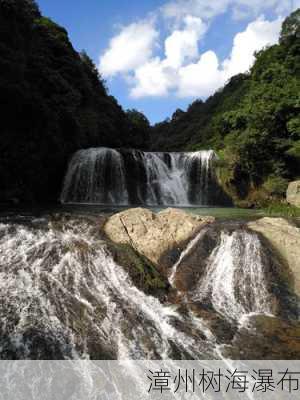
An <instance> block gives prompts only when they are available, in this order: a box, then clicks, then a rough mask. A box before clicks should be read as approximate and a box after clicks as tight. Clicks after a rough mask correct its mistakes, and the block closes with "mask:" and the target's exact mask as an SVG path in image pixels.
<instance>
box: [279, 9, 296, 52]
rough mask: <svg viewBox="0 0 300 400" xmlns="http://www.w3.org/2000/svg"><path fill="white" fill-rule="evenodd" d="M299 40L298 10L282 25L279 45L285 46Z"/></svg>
mask: <svg viewBox="0 0 300 400" xmlns="http://www.w3.org/2000/svg"><path fill="white" fill-rule="evenodd" d="M299 39H300V9H298V10H296V11H294V12H293V13H292V14H291V15H290V16H289V17H288V18H287V19H286V20H285V21H284V23H283V25H282V30H281V34H280V43H283V44H286V43H288V44H289V43H290V42H291V41H294V40H299Z"/></svg>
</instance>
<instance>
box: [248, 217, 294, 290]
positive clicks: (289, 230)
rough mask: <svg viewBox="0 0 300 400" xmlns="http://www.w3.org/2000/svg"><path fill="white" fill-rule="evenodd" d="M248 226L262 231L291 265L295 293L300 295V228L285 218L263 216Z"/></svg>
mask: <svg viewBox="0 0 300 400" xmlns="http://www.w3.org/2000/svg"><path fill="white" fill-rule="evenodd" d="M248 227H249V228H250V229H252V230H254V231H256V232H259V233H261V234H262V235H263V236H264V237H265V238H266V239H267V240H268V241H269V242H270V243H271V245H272V246H273V248H274V249H275V251H276V252H277V253H278V254H279V255H280V256H281V258H282V260H283V261H284V262H285V263H286V264H287V265H288V266H289V268H290V271H291V273H292V274H293V281H294V282H293V286H294V290H295V293H296V294H297V295H298V296H300V229H299V228H298V227H296V226H295V225H294V224H292V223H290V222H289V221H287V220H285V219H283V218H262V219H259V220H257V221H252V222H250V223H248Z"/></svg>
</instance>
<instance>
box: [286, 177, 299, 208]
mask: <svg viewBox="0 0 300 400" xmlns="http://www.w3.org/2000/svg"><path fill="white" fill-rule="evenodd" d="M286 199H287V202H288V203H290V204H292V205H293V206H296V207H300V181H294V182H291V183H290V184H289V186H288V190H287V193H286Z"/></svg>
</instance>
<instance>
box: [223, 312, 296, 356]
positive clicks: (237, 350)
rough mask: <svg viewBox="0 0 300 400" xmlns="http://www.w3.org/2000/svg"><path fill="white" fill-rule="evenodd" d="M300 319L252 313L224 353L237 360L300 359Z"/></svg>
mask: <svg viewBox="0 0 300 400" xmlns="http://www.w3.org/2000/svg"><path fill="white" fill-rule="evenodd" d="M299 338H300V323H299V322H295V321H294V322H291V321H283V320H281V319H279V318H274V317H269V316H265V315H259V316H253V317H250V318H249V320H248V323H247V326H244V327H243V328H241V329H240V330H239V332H238V333H237V334H236V336H235V338H234V340H233V342H232V344H231V346H225V347H224V350H223V356H224V357H225V358H230V359H235V360H264V359H267V360H299V358H300V340H299Z"/></svg>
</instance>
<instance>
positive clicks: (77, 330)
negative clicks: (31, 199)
mask: <svg viewBox="0 0 300 400" xmlns="http://www.w3.org/2000/svg"><path fill="white" fill-rule="evenodd" d="M0 270H1V274H0V302H1V305H2V306H1V309H0V322H1V337H2V339H1V342H0V353H1V354H3V352H5V351H6V352H9V351H10V349H11V348H12V349H14V350H13V351H14V357H15V356H16V355H17V357H19V358H28V357H32V352H34V351H35V350H34V349H35V348H37V349H38V348H39V346H40V347H41V348H42V349H43V345H42V344H41V343H43V341H45V340H46V341H48V342H47V351H48V350H49V351H50V350H51V349H54V350H53V352H55V357H63V358H81V357H90V356H91V357H98V358H99V350H97V346H98V347H99V346H100V348H101V346H102V345H103V344H104V347H105V348H106V349H107V351H110V352H111V356H113V357H117V358H119V359H151V358H152V359H157V358H166V359H167V358H172V351H174V349H177V350H176V351H177V352H178V353H179V354H188V355H189V357H196V358H206V359H208V358H211V357H213V354H214V346H213V342H212V335H211V334H210V332H209V331H208V329H207V328H206V327H205V325H204V324H203V323H202V321H201V320H200V319H197V318H194V317H192V316H191V315H186V316H182V315H180V314H179V313H178V312H176V311H175V310H174V309H172V308H170V307H168V306H164V305H162V304H161V303H160V302H159V300H157V299H156V298H154V297H151V296H147V295H145V294H144V293H143V292H141V291H140V290H138V289H137V288H136V287H135V286H134V284H133V283H132V281H131V279H130V278H129V276H128V274H127V273H126V272H125V271H124V269H123V268H122V267H121V266H119V265H118V264H116V263H115V262H114V260H113V258H112V256H111V255H110V253H109V252H108V250H107V248H106V245H105V243H103V242H101V241H100V240H99V239H97V238H96V237H95V235H94V233H93V232H92V231H91V228H90V227H89V225H88V224H86V223H83V222H81V223H78V222H76V221H74V223H68V224H67V223H64V224H63V226H62V227H59V226H58V227H56V226H55V225H49V226H48V227H45V228H43V229H41V228H36V227H34V228H32V227H27V226H23V225H16V224H2V225H1V226H0ZM180 325H182V326H185V327H186V328H185V329H181V328H180ZM187 332H190V333H187ZM205 334H206V335H207V337H208V340H210V342H208V343H206V342H205V341H204V340H203V335H205ZM36 336H37V338H36ZM36 342H37V343H36ZM91 348H93V349H96V350H94V352H95V353H94V354H91V353H92V350H91ZM39 351H40V353H39V356H35V357H39V358H40V357H44V354H43V353H42V351H41V349H40V350H39ZM97 351H98V352H97ZM15 353H16V354H15ZM100 353H101V352H100ZM4 354H6V353H4ZM51 356H52V357H53V354H52V353H51ZM173 357H174V356H173Z"/></svg>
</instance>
